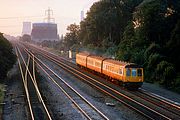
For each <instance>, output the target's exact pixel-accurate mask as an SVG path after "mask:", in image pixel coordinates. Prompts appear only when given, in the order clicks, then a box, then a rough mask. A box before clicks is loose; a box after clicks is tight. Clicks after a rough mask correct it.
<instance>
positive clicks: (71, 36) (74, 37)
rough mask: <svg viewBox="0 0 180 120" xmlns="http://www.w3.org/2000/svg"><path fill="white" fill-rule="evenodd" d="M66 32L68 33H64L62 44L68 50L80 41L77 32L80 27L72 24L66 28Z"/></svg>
mask: <svg viewBox="0 0 180 120" xmlns="http://www.w3.org/2000/svg"><path fill="white" fill-rule="evenodd" d="M67 30H68V31H69V32H68V33H66V35H65V37H64V42H65V43H64V44H65V46H66V49H67V50H68V49H70V48H71V47H72V46H73V45H74V44H78V45H79V44H80V40H79V30H80V27H79V25H76V24H75V23H74V24H70V25H69V26H68V27H67Z"/></svg>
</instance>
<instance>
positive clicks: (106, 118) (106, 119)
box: [25, 48, 109, 120]
mask: <svg viewBox="0 0 180 120" xmlns="http://www.w3.org/2000/svg"><path fill="white" fill-rule="evenodd" d="M25 49H26V48H25ZM26 51H27V52H29V54H31V55H33V54H32V53H31V52H30V51H28V50H27V49H26ZM34 57H35V59H37V60H38V61H39V62H40V63H41V64H42V65H43V66H45V67H46V68H47V69H48V70H49V71H50V72H52V73H53V74H54V75H55V76H56V77H57V78H58V79H60V80H61V81H62V82H63V83H64V84H65V85H66V86H68V87H69V88H70V89H71V90H72V91H73V92H75V93H76V94H77V95H78V96H79V97H80V98H81V99H82V100H83V101H85V102H86V103H87V104H88V105H89V106H90V107H91V108H93V109H94V110H95V111H96V112H97V113H98V114H100V116H101V117H103V118H104V119H105V120H109V118H108V117H107V116H105V115H104V114H103V113H102V112H101V111H99V110H98V109H97V108H96V107H95V106H94V105H92V104H91V103H90V102H89V101H88V100H86V99H85V98H84V97H83V96H82V95H81V94H80V93H78V92H77V91H76V90H75V89H74V88H73V87H72V86H70V85H69V84H68V83H67V82H65V80H64V79H62V78H61V77H60V76H58V75H57V74H56V73H55V72H54V71H53V70H52V69H50V68H49V67H48V66H47V65H45V64H44V63H43V62H42V61H41V60H40V59H38V58H37V57H36V56H34ZM35 62H36V64H37V65H38V66H39V67H40V68H41V69H42V70H43V71H44V72H45V73H46V75H48V77H49V78H50V79H51V80H52V81H53V82H54V83H55V84H56V85H57V86H58V87H59V88H60V89H61V90H62V91H63V93H65V95H66V96H67V97H68V98H69V99H70V100H71V101H72V102H73V103H74V104H75V105H76V106H77V107H78V109H79V110H80V111H82V113H83V114H84V115H85V116H86V117H87V118H88V119H90V120H91V118H90V117H89V115H87V114H86V113H85V111H84V110H82V108H81V107H80V106H79V105H78V104H77V103H76V102H75V101H74V100H73V98H71V97H70V96H69V95H68V93H67V92H66V91H65V90H63V88H62V87H61V86H60V85H59V84H58V83H57V82H56V81H55V80H54V79H53V78H52V77H51V76H50V75H49V74H48V73H47V72H46V71H45V70H44V69H43V68H42V66H41V65H40V64H39V63H38V62H37V61H35Z"/></svg>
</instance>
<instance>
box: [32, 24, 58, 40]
mask: <svg viewBox="0 0 180 120" xmlns="http://www.w3.org/2000/svg"><path fill="white" fill-rule="evenodd" d="M31 39H32V40H33V41H35V42H43V41H57V40H58V34H57V24H55V23H33V25H32V32H31Z"/></svg>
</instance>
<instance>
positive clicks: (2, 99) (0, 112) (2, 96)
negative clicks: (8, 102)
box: [0, 84, 5, 116]
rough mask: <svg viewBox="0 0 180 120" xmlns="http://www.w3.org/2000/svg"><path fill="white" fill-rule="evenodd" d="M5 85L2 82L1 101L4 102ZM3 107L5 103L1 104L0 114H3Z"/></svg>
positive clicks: (0, 86)
mask: <svg viewBox="0 0 180 120" xmlns="http://www.w3.org/2000/svg"><path fill="white" fill-rule="evenodd" d="M4 89H5V87H4V85H3V84H0V103H2V102H3V101H4ZM2 109H3V105H0V116H1V115H2V111H3V110H2Z"/></svg>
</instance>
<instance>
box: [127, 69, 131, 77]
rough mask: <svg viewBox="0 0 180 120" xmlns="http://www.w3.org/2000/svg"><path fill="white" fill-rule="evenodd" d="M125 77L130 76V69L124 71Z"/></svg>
mask: <svg viewBox="0 0 180 120" xmlns="http://www.w3.org/2000/svg"><path fill="white" fill-rule="evenodd" d="M126 76H131V69H129V68H127V69H126Z"/></svg>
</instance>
